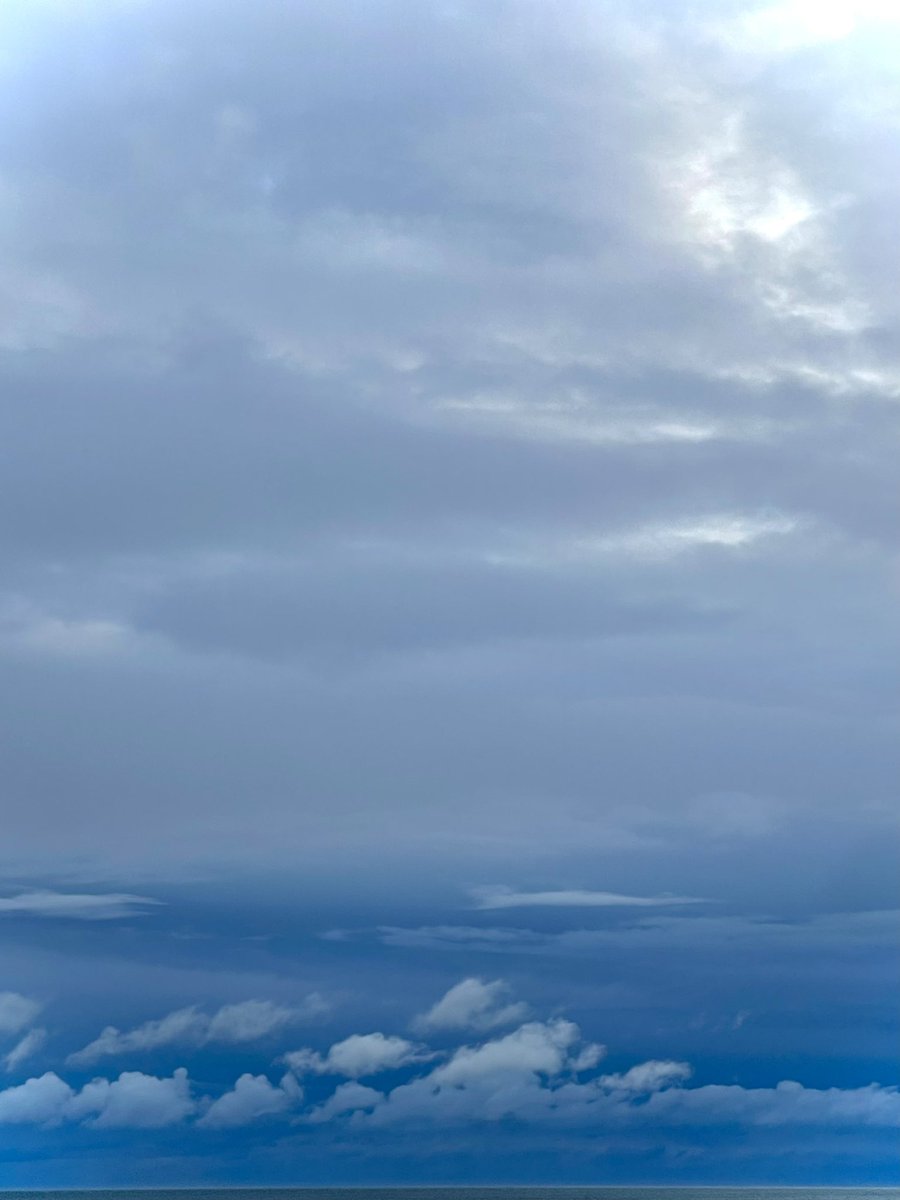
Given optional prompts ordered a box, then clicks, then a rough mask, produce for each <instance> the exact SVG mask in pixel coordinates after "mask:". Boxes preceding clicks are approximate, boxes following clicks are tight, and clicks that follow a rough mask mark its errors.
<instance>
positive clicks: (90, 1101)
mask: <svg viewBox="0 0 900 1200" xmlns="http://www.w3.org/2000/svg"><path fill="white" fill-rule="evenodd" d="M196 1107H197V1106H196V1103H195V1101H194V1100H193V1098H192V1096H191V1087H190V1082H189V1080H188V1076H187V1071H186V1070H185V1069H184V1067H179V1068H178V1070H176V1071H174V1072H173V1074H172V1075H171V1076H168V1077H164V1078H159V1077H157V1076H155V1075H144V1074H142V1073H141V1072H140V1071H124V1072H123V1073H122V1074H121V1075H120V1076H119V1077H118V1079H113V1080H110V1079H93V1080H91V1082H90V1083H86V1084H85V1085H84V1087H83V1088H82V1089H81V1090H80V1091H75V1090H74V1089H73V1088H72V1087H70V1085H69V1084H68V1083H66V1082H65V1081H64V1080H62V1079H60V1077H59V1076H58V1075H57V1074H55V1072H53V1071H47V1072H46V1073H45V1074H44V1075H41V1076H38V1077H36V1078H33V1079H29V1080H26V1082H25V1083H22V1084H19V1085H18V1086H17V1087H11V1088H7V1089H6V1090H5V1091H2V1092H0V1124H19V1125H24V1124H28V1125H58V1124H60V1123H62V1122H63V1121H77V1122H81V1123H83V1124H86V1125H93V1126H95V1127H97V1128H99V1129H112V1128H130V1129H161V1128H163V1127H164V1126H166V1125H174V1124H177V1123H178V1122H179V1121H182V1120H184V1118H185V1117H187V1116H189V1115H191V1114H192V1113H193V1112H194V1111H195V1110H196Z"/></svg>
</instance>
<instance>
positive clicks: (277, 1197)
mask: <svg viewBox="0 0 900 1200" xmlns="http://www.w3.org/2000/svg"><path fill="white" fill-rule="evenodd" d="M0 1197H2V1200H19V1198H21V1200H73V1197H77V1200H92V1198H94V1200H292V1198H296V1200H395V1198H399V1200H483V1198H484V1197H489V1200H691V1198H692V1197H698V1200H900V1188H894V1187H859V1188H848V1187H814V1188H810V1187H540V1186H537V1187H490V1186H486V1187H372V1188H322V1187H309V1188H282V1187H279V1188H104V1189H96V1190H94V1189H90V1190H88V1189H71V1190H65V1191H62V1190H55V1191H43V1190H30V1189H29V1190H9V1191H6V1190H3V1191H0Z"/></svg>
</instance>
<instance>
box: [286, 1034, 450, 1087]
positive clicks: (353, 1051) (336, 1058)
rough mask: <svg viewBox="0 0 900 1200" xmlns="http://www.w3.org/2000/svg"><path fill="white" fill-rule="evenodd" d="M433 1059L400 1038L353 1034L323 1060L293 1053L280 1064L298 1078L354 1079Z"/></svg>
mask: <svg viewBox="0 0 900 1200" xmlns="http://www.w3.org/2000/svg"><path fill="white" fill-rule="evenodd" d="M432 1057H434V1056H433V1055H431V1054H429V1053H428V1052H427V1051H425V1050H424V1048H423V1047H422V1046H416V1045H414V1044H413V1043H412V1042H408V1041H407V1040H406V1039H405V1038H401V1037H386V1036H385V1035H384V1034H383V1033H364V1034H359V1033H354V1034H351V1035H350V1037H348V1038H345V1039H344V1041H342V1042H335V1044H334V1045H333V1046H332V1047H331V1049H330V1050H329V1051H328V1053H327V1054H326V1055H325V1057H324V1058H323V1057H322V1056H321V1055H320V1054H317V1053H316V1052H315V1051H313V1050H293V1051H290V1052H289V1053H288V1054H286V1055H285V1056H284V1061H285V1062H286V1063H287V1064H288V1066H290V1067H291V1069H292V1070H293V1071H296V1072H297V1073H298V1074H304V1073H307V1072H313V1073H315V1074H317V1075H344V1076H346V1077H347V1078H349V1079H358V1078H360V1077H361V1076H365V1075H377V1074H379V1073H380V1072H381V1071H392V1070H396V1069H397V1068H398V1067H404V1066H407V1065H409V1064H410V1063H414V1062H422V1061H424V1060H425V1059H427V1058H432Z"/></svg>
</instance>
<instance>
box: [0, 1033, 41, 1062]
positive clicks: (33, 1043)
mask: <svg viewBox="0 0 900 1200" xmlns="http://www.w3.org/2000/svg"><path fill="white" fill-rule="evenodd" d="M46 1040H47V1030H46V1029H41V1028H36V1029H30V1030H29V1031H28V1033H26V1034H25V1036H24V1037H22V1038H20V1039H19V1041H18V1042H16V1044H15V1045H14V1046H13V1048H12V1050H10V1051H9V1052H8V1053H7V1054H6V1055H4V1058H3V1065H4V1067H6V1069H7V1071H15V1069H16V1068H17V1067H18V1066H19V1065H20V1064H21V1063H23V1062H25V1061H26V1059H29V1058H31V1057H32V1055H34V1054H36V1053H37V1052H38V1050H40V1048H41V1047H42V1046H43V1044H44V1042H45V1041H46Z"/></svg>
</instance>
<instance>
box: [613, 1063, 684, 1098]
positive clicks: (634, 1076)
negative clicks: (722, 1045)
mask: <svg viewBox="0 0 900 1200" xmlns="http://www.w3.org/2000/svg"><path fill="white" fill-rule="evenodd" d="M690 1077H691V1068H690V1066H689V1065H688V1064H687V1063H683V1062H668V1061H666V1062H658V1061H656V1060H651V1061H649V1062H644V1063H638V1065H637V1066H635V1067H630V1068H629V1070H627V1071H625V1072H624V1073H622V1074H618V1075H601V1076H600V1078H599V1080H598V1083H599V1084H600V1086H601V1087H605V1088H609V1089H610V1091H615V1092H629V1093H631V1094H632V1095H638V1096H639V1095H644V1094H646V1093H648V1092H658V1091H660V1090H661V1089H662V1088H666V1087H671V1086H672V1085H673V1084H676V1083H683V1082H684V1081H685V1080H686V1079H690Z"/></svg>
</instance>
